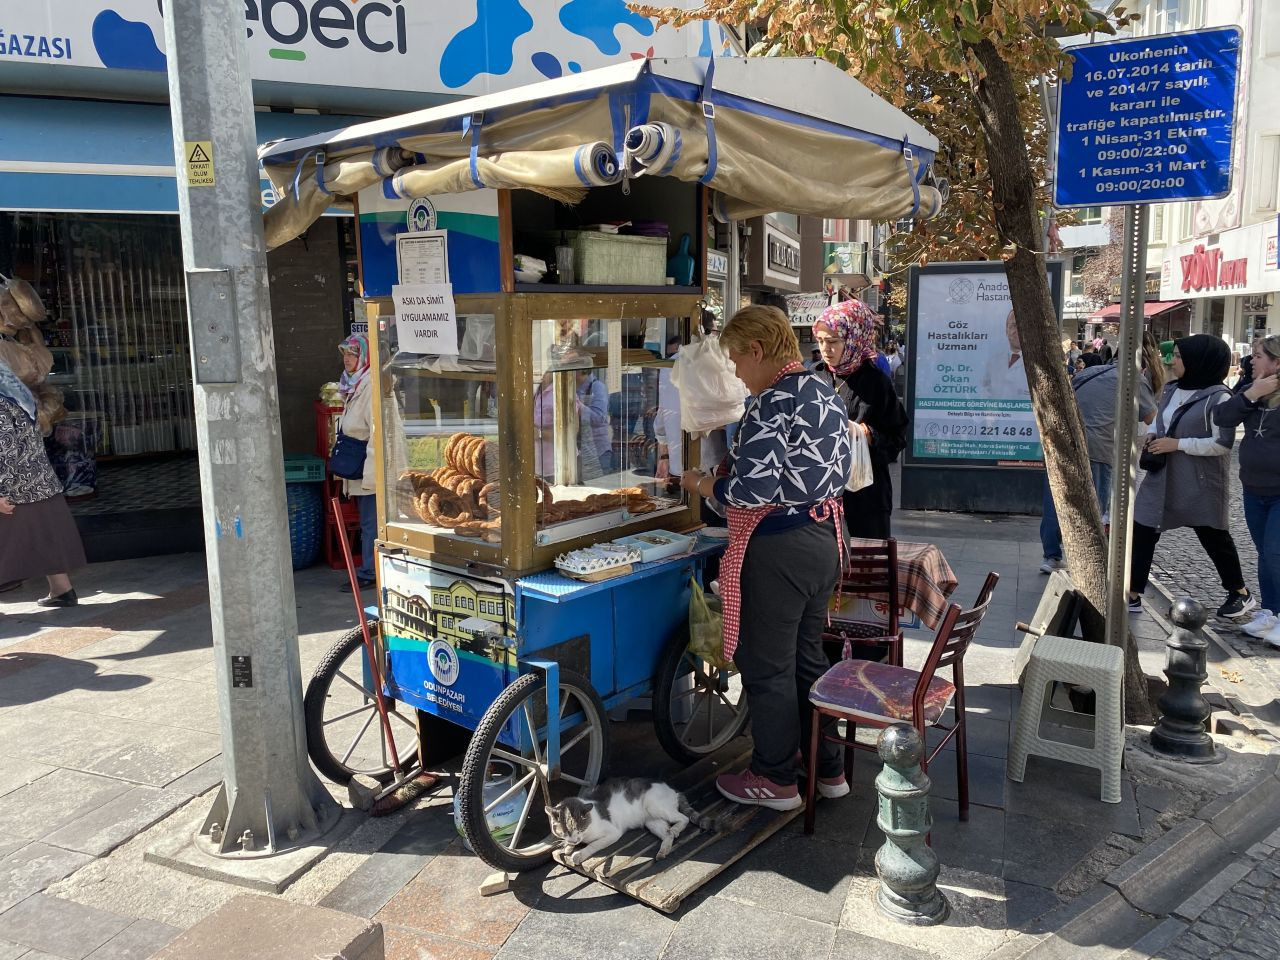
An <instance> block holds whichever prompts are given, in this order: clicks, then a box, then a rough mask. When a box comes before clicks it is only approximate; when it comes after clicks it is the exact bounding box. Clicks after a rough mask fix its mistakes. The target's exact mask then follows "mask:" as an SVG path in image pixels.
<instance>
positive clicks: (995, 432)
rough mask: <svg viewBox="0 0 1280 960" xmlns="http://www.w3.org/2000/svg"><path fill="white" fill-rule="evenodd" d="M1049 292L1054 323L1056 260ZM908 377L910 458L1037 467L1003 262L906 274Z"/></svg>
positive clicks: (1039, 454)
mask: <svg viewBox="0 0 1280 960" xmlns="http://www.w3.org/2000/svg"><path fill="white" fill-rule="evenodd" d="M1049 279H1050V286H1051V289H1052V291H1053V299H1054V303H1055V304H1058V305H1059V308H1058V310H1059V317H1061V306H1060V305H1061V299H1062V296H1061V264H1051V265H1050V271H1049ZM910 307H911V308H910V324H911V333H910V338H909V339H910V356H911V364H912V368H911V371H910V377H909V380H908V402H909V405H910V406H911V419H912V441H911V448H910V450H911V454H910V458H911V459H912V460H913V461H915V462H918V463H919V462H924V463H929V462H937V461H949V462H961V463H967V464H973V465H989V466H996V465H1000V464H1035V463H1039V462H1040V461H1041V460H1042V459H1043V455H1044V454H1043V450H1042V448H1041V446H1040V433H1039V430H1038V429H1037V428H1036V422H1035V414H1034V413H1033V412H1032V409H1031V394H1030V391H1029V390H1028V388H1027V374H1026V365H1025V361H1024V359H1023V354H1022V345H1021V343H1020V342H1019V338H1018V329H1017V325H1016V323H1015V322H1014V314H1013V304H1012V302H1011V300H1010V297H1009V283H1008V280H1007V279H1006V277H1005V271H1004V264H1003V263H999V262H995V263H985V262H983V263H943V264H936V265H930V266H928V267H923V268H917V269H914V270H912V272H911V305H910Z"/></svg>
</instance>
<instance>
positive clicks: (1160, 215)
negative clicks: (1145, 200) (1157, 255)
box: [1147, 203, 1169, 247]
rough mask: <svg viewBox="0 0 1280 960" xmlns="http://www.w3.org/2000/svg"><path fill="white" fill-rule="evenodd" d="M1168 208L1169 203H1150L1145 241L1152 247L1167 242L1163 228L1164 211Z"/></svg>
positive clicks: (1160, 245)
mask: <svg viewBox="0 0 1280 960" xmlns="http://www.w3.org/2000/svg"><path fill="white" fill-rule="evenodd" d="M1168 208H1169V205H1168V204H1167V203H1153V204H1151V210H1150V220H1149V221H1148V230H1147V243H1149V244H1150V245H1151V246H1153V247H1162V246H1164V245H1165V244H1166V243H1167V242H1168V239H1167V237H1166V229H1165V211H1166V210H1168Z"/></svg>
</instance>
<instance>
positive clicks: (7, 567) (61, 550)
mask: <svg viewBox="0 0 1280 960" xmlns="http://www.w3.org/2000/svg"><path fill="white" fill-rule="evenodd" d="M84 562H85V558H84V545H83V544H82V543H81V542H80V533H79V531H78V530H76V523H75V520H73V519H72V517H71V511H70V510H69V509H68V508H67V501H66V499H65V498H64V497H63V495H62V483H61V481H59V480H58V477H57V474H55V473H54V472H53V467H52V466H50V464H49V457H48V455H47V454H46V453H45V449H44V439H43V438H42V437H41V436H40V431H39V429H37V427H36V400H35V397H34V396H33V395H32V393H31V391H30V390H29V389H28V388H27V386H26V384H24V383H23V382H22V381H21V380H20V379H18V375H17V374H15V373H14V372H13V370H12V369H11V368H10V367H9V366H8V365H7V364H6V363H4V362H3V361H0V592H3V591H6V590H13V589H17V588H18V587H20V586H21V585H22V581H23V580H26V579H29V578H31V577H44V578H45V579H46V580H47V581H48V585H49V593H48V594H47V595H46V596H44V597H43V598H41V599H39V600H37V601H36V603H38V604H39V605H40V606H42V607H74V606H75V605H76V604H77V603H78V602H79V600H78V599H77V597H76V591H75V589H74V588H73V587H72V586H71V577H70V576H69V574H70V572H71V571H72V570H74V569H75V568H76V567H82V566H84Z"/></svg>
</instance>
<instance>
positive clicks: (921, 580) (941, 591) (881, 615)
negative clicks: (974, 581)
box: [831, 537, 957, 630]
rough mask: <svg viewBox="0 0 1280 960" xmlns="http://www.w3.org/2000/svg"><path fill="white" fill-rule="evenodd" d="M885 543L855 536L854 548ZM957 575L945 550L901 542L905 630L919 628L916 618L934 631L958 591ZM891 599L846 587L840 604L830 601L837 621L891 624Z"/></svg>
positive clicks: (900, 585)
mask: <svg viewBox="0 0 1280 960" xmlns="http://www.w3.org/2000/svg"><path fill="white" fill-rule="evenodd" d="M883 544H884V541H883V540H864V539H861V538H859V537H853V538H852V539H850V541H849V545H850V546H852V547H874V546H880V545H883ZM956 584H957V581H956V575H955V573H954V572H953V571H952V569H951V564H949V563H947V558H946V557H945V556H943V555H942V551H941V550H940V549H938V547H937V546H936V545H935V544H932V543H911V542H909V541H905V540H899V541H898V608H899V610H900V611H902V612H901V613H900V615H899V619H900V621H901V623H902V625H903V626H904V627H909V626H916V625H917V624H915V623H913V622H911V621H912V619H913V616H912V615H914V617H918V618H919V620H920V621H921V622H922V623H923V624H924V625H925V626H926V627H928V628H929V629H931V630H932V629H935V628H936V627H937V626H938V624H939V623H941V622H942V617H943V614H945V613H946V612H947V598H948V597H950V596H951V594H952V593H954V592H955V589H956ZM888 600H889V598H888V597H887V596H885V595H884V593H879V594H876V593H862V592H860V591H856V590H854V589H851V588H850V587H845V588H844V590H843V591H841V593H840V598H839V601H838V602H837V600H836V597H835V596H832V598H831V616H832V618H833V619H837V620H858V621H861V622H864V623H868V622H876V621H879V622H880V623H886V624H887V623H888V622H889V610H888Z"/></svg>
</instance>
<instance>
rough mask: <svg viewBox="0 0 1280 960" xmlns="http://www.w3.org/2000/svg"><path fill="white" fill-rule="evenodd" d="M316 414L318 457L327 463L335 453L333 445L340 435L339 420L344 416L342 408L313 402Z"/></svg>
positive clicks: (316, 401)
mask: <svg viewBox="0 0 1280 960" xmlns="http://www.w3.org/2000/svg"><path fill="white" fill-rule="evenodd" d="M312 407H313V409H314V410H315V412H316V455H317V456H319V457H322V458H323V459H324V461H325V462H326V463H328V461H329V454H331V453H332V452H333V443H334V440H336V439H337V435H338V418H339V417H340V416H342V407H330V406H328V405H327V404H323V403H321V402H320V401H319V400H315V401H312Z"/></svg>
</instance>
